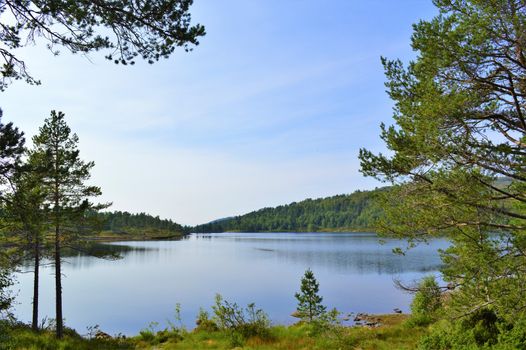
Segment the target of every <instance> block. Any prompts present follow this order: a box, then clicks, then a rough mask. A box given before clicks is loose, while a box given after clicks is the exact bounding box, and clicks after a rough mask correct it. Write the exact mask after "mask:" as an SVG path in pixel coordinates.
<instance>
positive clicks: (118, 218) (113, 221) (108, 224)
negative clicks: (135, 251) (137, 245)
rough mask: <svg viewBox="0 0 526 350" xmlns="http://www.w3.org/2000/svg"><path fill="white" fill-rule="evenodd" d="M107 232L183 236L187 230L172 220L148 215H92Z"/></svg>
mask: <svg viewBox="0 0 526 350" xmlns="http://www.w3.org/2000/svg"><path fill="white" fill-rule="evenodd" d="M91 215H96V218H97V221H98V222H99V223H100V225H101V226H102V227H101V229H102V230H103V231H105V232H111V233H116V234H156V233H159V234H174V235H175V234H183V233H184V232H186V231H185V228H184V227H183V226H181V225H179V224H178V223H176V222H173V221H172V220H167V219H160V218H159V216H155V217H154V216H152V215H149V214H146V213H139V214H131V213H128V212H126V211H124V212H122V211H112V212H99V213H92V214H91Z"/></svg>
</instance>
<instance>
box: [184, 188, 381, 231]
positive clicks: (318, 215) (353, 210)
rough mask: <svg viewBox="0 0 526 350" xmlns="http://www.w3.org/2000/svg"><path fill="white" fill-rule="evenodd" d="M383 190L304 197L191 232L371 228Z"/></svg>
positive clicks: (379, 212) (222, 220)
mask: <svg viewBox="0 0 526 350" xmlns="http://www.w3.org/2000/svg"><path fill="white" fill-rule="evenodd" d="M382 191H384V189H378V190H375V191H356V192H354V193H352V194H349V195H337V196H332V197H326V198H318V199H306V200H303V201H301V202H293V203H290V204H287V205H280V206H278V207H275V208H263V209H260V210H257V211H253V212H251V213H248V214H245V215H240V216H236V217H230V218H225V219H220V220H216V221H212V222H210V223H208V224H203V225H198V226H196V227H194V228H193V231H194V232H204V233H208V232H225V231H244V232H282V231H285V232H286V231H292V232H316V231H345V230H371V229H373V228H374V226H375V223H376V220H377V219H378V217H379V216H381V215H382V213H381V210H380V209H379V207H378V205H377V203H376V197H377V196H378V194H379V193H381V192H382Z"/></svg>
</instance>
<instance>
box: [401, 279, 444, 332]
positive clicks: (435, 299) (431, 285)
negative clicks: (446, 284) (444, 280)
mask: <svg viewBox="0 0 526 350" xmlns="http://www.w3.org/2000/svg"><path fill="white" fill-rule="evenodd" d="M441 308H442V301H441V292H440V287H439V286H438V283H437V281H436V280H435V277H433V276H427V277H424V278H423V279H422V280H421V281H420V284H419V285H418V291H417V292H416V294H415V297H414V298H413V301H412V303H411V319H410V320H409V324H411V325H416V326H422V325H426V324H429V323H431V322H433V321H435V320H436V319H437V314H438V311H439V310H440V309H441Z"/></svg>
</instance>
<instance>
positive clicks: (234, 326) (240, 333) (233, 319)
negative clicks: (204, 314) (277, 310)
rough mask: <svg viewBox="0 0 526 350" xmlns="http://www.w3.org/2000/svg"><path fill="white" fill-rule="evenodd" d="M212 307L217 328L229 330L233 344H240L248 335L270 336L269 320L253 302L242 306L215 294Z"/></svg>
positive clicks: (265, 337) (267, 337)
mask: <svg viewBox="0 0 526 350" xmlns="http://www.w3.org/2000/svg"><path fill="white" fill-rule="evenodd" d="M212 309H213V310H214V318H213V320H214V322H215V324H216V325H217V327H218V328H219V329H222V330H228V331H230V334H231V340H232V345H233V346H241V345H242V344H243V341H244V340H246V339H248V338H250V337H255V336H257V337H260V338H262V339H269V338H271V333H270V320H269V318H268V316H267V314H265V312H263V310H261V309H256V307H255V304H254V303H251V304H248V306H247V307H246V308H242V307H239V306H238V305H237V304H236V303H231V302H229V301H227V300H224V299H223V297H222V296H221V295H219V294H217V295H216V300H215V305H214V306H212Z"/></svg>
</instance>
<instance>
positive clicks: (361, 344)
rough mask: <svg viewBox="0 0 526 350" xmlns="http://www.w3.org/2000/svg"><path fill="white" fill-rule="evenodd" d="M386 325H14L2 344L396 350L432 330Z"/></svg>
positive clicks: (389, 319)
mask: <svg viewBox="0 0 526 350" xmlns="http://www.w3.org/2000/svg"><path fill="white" fill-rule="evenodd" d="M378 318H379V319H380V322H381V323H382V326H380V327H377V328H367V327H333V328H330V329H324V330H319V329H315V328H313V327H312V326H310V325H308V324H296V325H292V326H273V327H271V328H270V330H269V332H268V334H267V335H266V336H264V337H260V336H253V337H249V338H248V339H244V338H240V337H239V336H238V335H236V334H235V333H234V332H230V331H210V330H204V329H199V328H197V329H195V330H194V331H184V330H179V329H174V330H167V331H159V332H141V334H140V335H138V336H136V337H132V338H120V339H115V338H112V339H85V338H82V337H80V336H78V335H76V334H75V333H73V332H69V334H68V335H67V336H66V337H65V338H64V339H63V340H60V341H59V340H57V339H55V338H54V337H53V335H52V334H51V333H48V332H42V333H38V334H35V333H33V332H31V331H30V330H29V329H27V328H25V327H18V328H15V329H12V330H11V331H10V332H9V333H10V337H11V341H10V342H6V343H5V344H6V346H4V347H2V345H1V343H0V349H28V350H33V349H35V350H36V349H39V350H48V349H49V350H51V349H63V350H69V349H79V350H84V349H90V350H91V349H101V350H104V349H108V350H111V349H146V350H148V349H151V350H153V349H166V350H171V349H177V350H186V349H188V350H195V349H238V350H239V349H246V350H252V349H253V350H267V349H268V350H270V349H283V350H285V349H286V350H300V349H301V350H303V349H305V350H310V349H320V350H322V349H362V350H369V349H371V350H372V349H375V350H382V349H386V350H387V349H388V350H395V349H414V348H416V347H417V343H418V341H419V340H420V338H421V337H422V336H423V335H424V334H426V330H425V328H420V327H410V326H408V325H407V323H406V322H405V320H406V318H407V316H404V315H382V316H378Z"/></svg>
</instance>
